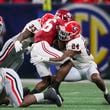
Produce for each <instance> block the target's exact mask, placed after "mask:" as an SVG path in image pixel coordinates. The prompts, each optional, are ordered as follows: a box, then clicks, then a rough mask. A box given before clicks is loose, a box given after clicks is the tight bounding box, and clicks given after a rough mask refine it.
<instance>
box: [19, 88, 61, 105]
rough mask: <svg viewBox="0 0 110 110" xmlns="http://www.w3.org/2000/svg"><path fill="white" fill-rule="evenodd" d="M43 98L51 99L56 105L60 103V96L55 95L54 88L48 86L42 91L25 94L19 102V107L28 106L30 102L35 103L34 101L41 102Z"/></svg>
mask: <svg viewBox="0 0 110 110" xmlns="http://www.w3.org/2000/svg"><path fill="white" fill-rule="evenodd" d="M44 99H46V100H50V101H52V102H53V103H55V104H56V105H57V106H58V107H60V106H61V105H62V101H61V98H60V97H59V96H58V95H57V93H56V91H55V90H54V88H49V89H47V90H46V91H45V92H44V93H36V94H31V95H27V96H25V97H24V101H23V103H22V104H21V107H27V106H29V105H31V104H35V103H42V101H44Z"/></svg>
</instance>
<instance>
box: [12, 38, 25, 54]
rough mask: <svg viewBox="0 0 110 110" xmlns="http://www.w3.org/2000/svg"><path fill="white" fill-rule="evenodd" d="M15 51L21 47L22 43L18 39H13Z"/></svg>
mask: <svg viewBox="0 0 110 110" xmlns="http://www.w3.org/2000/svg"><path fill="white" fill-rule="evenodd" d="M14 45H15V51H16V52H19V51H21V50H22V49H23V48H22V44H21V43H20V41H18V40H17V41H15V44H14Z"/></svg>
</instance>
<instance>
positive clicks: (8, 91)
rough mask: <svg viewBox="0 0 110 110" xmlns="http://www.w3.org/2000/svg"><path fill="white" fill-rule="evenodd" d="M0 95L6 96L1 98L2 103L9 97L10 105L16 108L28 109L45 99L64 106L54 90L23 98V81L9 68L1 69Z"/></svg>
mask: <svg viewBox="0 0 110 110" xmlns="http://www.w3.org/2000/svg"><path fill="white" fill-rule="evenodd" d="M3 92H4V93H3ZM0 94H5V95H4V97H3V96H2V98H0V103H1V101H2V100H4V99H5V98H6V97H7V99H9V101H10V104H11V105H12V106H15V107H26V106H29V105H31V104H33V103H36V102H41V101H43V100H44V99H47V100H51V101H53V102H54V103H55V104H56V105H57V106H61V104H62V103H61V101H60V98H59V97H58V95H57V93H56V92H55V90H54V89H48V90H47V91H46V92H44V93H38V94H32V95H26V96H25V97H23V87H22V83H21V80H20V78H19V76H18V74H17V73H16V72H15V71H14V70H13V69H9V68H0ZM0 96H1V95H0Z"/></svg>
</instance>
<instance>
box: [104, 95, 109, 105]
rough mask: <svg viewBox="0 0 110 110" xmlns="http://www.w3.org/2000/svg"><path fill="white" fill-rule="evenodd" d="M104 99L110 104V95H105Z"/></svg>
mask: <svg viewBox="0 0 110 110" xmlns="http://www.w3.org/2000/svg"><path fill="white" fill-rule="evenodd" d="M104 98H105V99H106V101H107V102H108V103H109V104H110V94H104Z"/></svg>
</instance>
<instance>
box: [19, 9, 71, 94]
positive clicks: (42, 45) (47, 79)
mask: <svg viewBox="0 0 110 110" xmlns="http://www.w3.org/2000/svg"><path fill="white" fill-rule="evenodd" d="M61 12H63V10H61ZM68 13H69V12H68V11H67V15H69V14H68ZM57 14H58V12H57ZM57 14H55V17H54V18H50V19H48V20H47V21H46V22H45V23H44V24H43V25H42V27H41V30H39V31H38V32H37V33H36V35H35V37H34V42H35V43H34V44H33V45H32V47H31V63H33V64H34V65H35V67H36V69H37V72H38V73H39V75H40V77H41V78H42V81H41V82H40V83H38V84H37V85H36V87H35V89H34V90H32V92H31V93H35V92H40V91H42V90H44V89H45V88H46V87H47V86H49V85H50V84H51V72H50V70H49V64H46V63H43V62H42V63H39V62H37V61H36V59H37V56H38V55H42V56H47V57H50V58H58V57H60V56H62V54H63V53H62V52H61V51H59V50H57V49H55V48H53V47H51V45H52V44H53V42H54V40H55V39H56V36H57V32H58V30H59V25H63V24H64V22H67V20H69V21H70V20H72V19H71V16H70V18H69V17H68V16H67V19H66V21H65V19H64V20H62V18H63V17H62V16H65V15H66V13H63V14H64V15H63V14H61V15H62V16H59V14H58V15H57ZM44 18H45V17H42V18H41V24H42V21H43V20H42V19H44ZM68 18H69V19H68ZM22 38H23V37H22ZM22 38H21V39H22ZM18 40H19V39H18ZM19 44H20V42H19ZM19 44H17V45H19ZM20 45H21V44H20ZM69 69H70V68H69ZM69 69H68V72H69Z"/></svg>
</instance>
